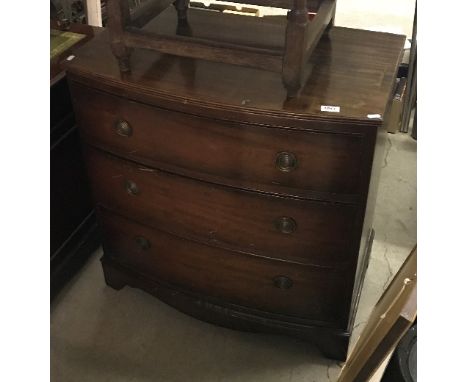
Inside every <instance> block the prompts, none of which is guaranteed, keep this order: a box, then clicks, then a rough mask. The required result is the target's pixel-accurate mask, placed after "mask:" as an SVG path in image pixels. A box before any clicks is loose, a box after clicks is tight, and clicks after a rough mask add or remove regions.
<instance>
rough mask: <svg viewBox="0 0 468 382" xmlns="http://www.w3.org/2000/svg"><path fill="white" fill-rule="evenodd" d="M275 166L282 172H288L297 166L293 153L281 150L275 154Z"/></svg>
mask: <svg viewBox="0 0 468 382" xmlns="http://www.w3.org/2000/svg"><path fill="white" fill-rule="evenodd" d="M276 168H277V169H278V170H280V171H283V172H290V171H292V170H294V169H295V168H297V158H296V156H295V155H294V154H293V153H288V152H287V151H282V152H280V153H278V154H276Z"/></svg>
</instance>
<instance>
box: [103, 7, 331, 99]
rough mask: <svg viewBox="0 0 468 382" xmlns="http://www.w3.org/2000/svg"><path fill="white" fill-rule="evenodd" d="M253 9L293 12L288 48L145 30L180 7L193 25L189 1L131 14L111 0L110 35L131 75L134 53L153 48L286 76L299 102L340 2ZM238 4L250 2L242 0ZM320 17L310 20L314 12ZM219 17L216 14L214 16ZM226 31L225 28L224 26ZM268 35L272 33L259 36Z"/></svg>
mask: <svg viewBox="0 0 468 382" xmlns="http://www.w3.org/2000/svg"><path fill="white" fill-rule="evenodd" d="M246 1H247V3H249V4H255V5H265V6H270V7H278V8H286V9H290V11H289V12H288V16H287V20H288V22H287V27H286V29H285V38H284V44H283V45H284V46H282V47H281V48H280V49H271V48H268V47H262V46H255V45H240V44H233V43H229V42H222V41H219V39H213V40H209V39H206V38H195V37H193V36H187V35H185V36H182V35H178V36H167V35H162V34H156V33H151V32H148V31H143V30H141V29H139V28H138V27H141V26H143V25H144V24H145V23H146V22H147V21H149V20H151V19H152V18H154V17H155V16H157V15H158V14H159V13H160V12H162V11H163V10H164V9H165V8H166V7H167V6H169V5H171V4H172V2H173V4H174V7H175V9H176V10H177V23H178V27H179V28H186V27H187V26H188V24H189V22H188V20H189V17H188V7H189V0H176V1H173V0H170V1H167V0H148V1H147V2H146V3H144V4H143V5H142V6H141V9H140V10H138V9H137V10H136V11H135V12H134V13H133V15H131V14H130V10H129V5H128V0H109V1H108V15H109V30H110V36H111V45H112V51H113V53H114V55H115V56H116V57H117V59H118V62H119V67H120V70H121V71H123V72H128V71H130V68H131V64H130V55H131V52H132V49H133V48H144V49H152V50H156V51H159V52H162V53H169V54H175V55H179V56H184V57H192V58H201V59H205V60H213V61H218V62H224V63H229V64H235V65H242V66H248V67H252V68H260V69H263V70H270V71H274V72H278V73H282V78H283V83H284V86H285V87H286V89H287V90H288V96H290V97H294V96H296V95H297V93H298V91H299V90H300V88H301V86H302V80H303V75H304V73H303V72H304V66H305V64H306V61H307V60H308V59H309V57H310V55H311V54H312V52H313V51H314V49H315V47H316V45H317V44H318V42H319V40H320V38H321V37H322V34H323V33H324V32H325V30H326V29H329V28H330V27H331V26H332V25H333V20H334V16H335V8H336V2H335V0H246ZM234 2H238V3H244V1H241V0H237V1H234ZM310 12H315V13H316V15H315V16H314V17H313V18H312V20H310V19H309V13H310ZM211 15H212V16H213V17H218V15H217V14H216V13H214V14H211ZM220 27H222V26H220ZM259 32H260V33H266V32H267V31H259Z"/></svg>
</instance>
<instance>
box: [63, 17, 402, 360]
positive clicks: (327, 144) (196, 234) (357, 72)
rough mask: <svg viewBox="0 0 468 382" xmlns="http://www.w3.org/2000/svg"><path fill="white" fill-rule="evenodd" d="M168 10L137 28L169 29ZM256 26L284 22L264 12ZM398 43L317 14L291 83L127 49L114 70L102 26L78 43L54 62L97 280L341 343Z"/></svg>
mask: <svg viewBox="0 0 468 382" xmlns="http://www.w3.org/2000/svg"><path fill="white" fill-rule="evenodd" d="M191 11H193V12H194V14H196V16H195V17H194V18H195V19H196V20H203V17H204V13H203V12H204V11H197V10H191ZM174 16H175V11H174V10H172V9H168V10H167V11H165V12H164V13H162V14H161V15H160V17H159V18H158V19H157V22H150V23H149V24H148V26H147V27H146V28H147V29H148V30H153V29H157V30H158V32H166V33H168V34H171V33H174V32H175V31H174V30H173V29H172V28H171V25H172V24H171V22H172V19H173V17H174ZM231 16H232V17H231ZM226 17H227V18H226ZM225 18H226V20H227V19H229V20H228V21H229V22H231V24H230V25H234V24H235V25H237V26H238V27H239V28H240V29H241V30H243V33H242V34H241V36H240V39H241V40H242V39H244V40H245V39H246V38H247V37H248V38H249V41H251V42H253V43H255V42H259V43H260V40H261V36H262V35H261V34H259V33H258V31H256V30H250V32H249V30H248V29H242V27H243V24H242V23H243V22H244V21H242V19H243V18H242V17H238V16H234V15H230V16H228V15H222V17H221V22H227V21H226V20H225ZM223 20H224V21H223ZM232 23H234V24H232ZM248 23H249V25H250V26H251V25H252V23H251V22H250V21H248ZM262 28H267V30H266V31H265V30H264V31H263V33H267V34H268V36H269V37H268V39H269V40H272V41H274V39H275V38H276V39H277V41H280V39H281V38H282V36H283V37H284V33H283V32H284V30H282V29H281V25H280V24H279V23H278V21H276V20H274V21H263V22H262ZM268 28H269V29H268ZM251 29H252V28H251ZM193 33H194V35H195V36H196V35H197V34H199V35H203V36H205V37H206V36H208V37H216V28H215V27H214V26H213V25H207V24H204V23H201V24H199V25H197V26H196V27H194V28H193ZM248 33H250V35H249V36H247V34H248ZM231 38H232V36H231ZM403 43H404V37H403V36H397V35H392V34H385V33H376V32H369V31H361V30H353V29H347V28H332V29H331V30H330V32H329V34H328V37H327V38H324V39H322V41H321V42H320V43H319V45H318V46H317V48H316V50H315V52H314V55H313V56H312V57H311V59H310V60H309V63H308V68H309V72H310V73H311V74H310V77H309V78H308V80H307V81H306V85H305V87H304V89H303V90H302V92H301V93H300V95H299V96H298V97H297V98H295V99H288V98H287V94H286V90H285V89H284V87H283V86H282V83H281V78H280V77H281V76H279V75H278V74H277V73H272V72H268V71H262V70H257V69H252V68H244V67H239V66H231V65H227V64H222V63H215V62H209V61H204V60H201V59H191V58H182V57H176V56H170V55H164V54H159V53H156V52H152V51H144V50H136V51H135V52H134V54H133V55H132V65H131V68H132V70H131V72H130V73H123V74H122V73H121V72H120V70H119V67H118V64H117V62H116V60H115V59H114V56H113V55H112V52H111V49H110V46H109V41H108V36H107V35H106V34H105V33H103V34H102V35H100V36H98V37H97V38H95V39H94V40H93V41H92V42H90V43H88V44H86V45H85V46H83V47H82V48H81V49H80V50H79V51H78V52H77V54H76V56H77V57H76V59H74V60H73V61H72V62H70V64H69V66H68V71H69V81H70V85H71V89H72V98H73V101H74V107H75V111H76V115H77V119H78V124H79V127H80V134H81V138H82V141H83V145H84V147H83V149H84V155H85V157H86V161H87V166H88V175H89V179H90V181H91V184H92V191H93V195H94V201H95V203H96V205H97V206H98V213H99V221H100V224H101V227H102V230H103V233H104V257H103V259H102V264H103V268H104V275H105V279H106V282H107V283H108V284H109V285H110V286H112V287H114V288H116V289H120V288H122V287H124V286H125V285H130V286H133V287H138V288H142V289H144V290H146V291H148V292H150V293H152V294H153V295H155V296H157V297H159V298H160V299H162V300H163V301H165V302H167V303H168V304H171V305H172V306H174V307H176V308H177V309H180V310H182V311H184V312H186V313H188V314H191V315H193V316H195V317H198V318H200V319H203V320H206V321H209V322H213V323H216V324H220V325H224V326H228V327H233V328H239V329H243V330H252V331H267V332H276V333H284V334H288V335H294V336H298V337H301V338H303V339H306V340H310V341H313V342H314V343H316V344H317V345H318V346H319V347H320V348H321V349H322V350H323V351H324V353H325V354H326V355H327V356H329V357H333V358H337V359H341V360H343V359H345V358H346V354H347V348H348V343H349V337H350V335H351V331H352V328H353V322H354V316H355V313H356V308H357V304H358V301H359V295H360V290H361V287H362V281H363V278H364V274H365V269H366V267H367V262H368V258H369V252H370V248H371V244H372V237H373V230H372V215H373V209H374V203H375V197H376V190H377V184H378V176H379V170H380V167H381V161H382V153H383V151H384V143H385V134H386V133H385V126H384V125H385V116H386V114H387V113H388V107H389V101H390V98H391V94H392V87H393V84H394V82H395V81H394V79H395V76H396V74H397V71H398V65H399V60H400V56H401V52H402V48H403ZM323 106H334V107H335V110H336V109H338V108H339V112H328V111H322V109H328V110H329V109H330V108H327V107H325V108H323Z"/></svg>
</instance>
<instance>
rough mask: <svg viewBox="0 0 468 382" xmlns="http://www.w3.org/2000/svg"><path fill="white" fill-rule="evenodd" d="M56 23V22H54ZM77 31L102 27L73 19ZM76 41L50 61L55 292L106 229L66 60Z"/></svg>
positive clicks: (88, 35)
mask: <svg viewBox="0 0 468 382" xmlns="http://www.w3.org/2000/svg"><path fill="white" fill-rule="evenodd" d="M51 28H53V29H54V28H56V25H55V23H54V22H51ZM70 31H71V32H72V33H80V34H83V35H84V36H85V37H84V38H83V39H82V40H80V42H79V43H78V45H79V44H82V43H84V42H86V41H89V40H90V39H91V38H92V37H93V35H94V32H96V33H98V32H99V30H98V29H96V28H94V29H93V28H92V27H90V26H88V25H82V24H72V25H71V26H70ZM75 48H76V46H73V47H70V48H68V49H66V50H65V51H64V52H62V53H61V54H60V55H58V56H55V57H54V58H53V59H51V62H50V292H51V298H54V297H55V296H56V295H57V293H58V292H59V291H60V289H61V288H62V287H63V286H64V285H65V283H66V282H67V281H68V280H69V279H70V278H71V277H72V276H73V275H74V274H75V272H76V271H77V270H78V269H79V268H80V267H81V266H82V265H83V264H84V263H85V262H86V260H87V259H88V258H89V256H90V255H91V253H92V252H93V251H94V250H96V249H97V248H98V247H99V244H100V234H99V229H98V226H97V222H96V214H95V212H94V205H93V201H92V198H91V191H90V187H89V182H88V178H87V176H86V169H85V164H84V161H83V157H82V152H81V151H82V147H81V143H80V136H79V132H78V128H77V126H76V120H75V114H74V111H73V107H72V100H71V96H70V91H69V87H68V83H67V79H66V73H65V71H64V70H63V66H62V64H63V61H65V59H66V57H68V56H69V55H71V54H72V52H73V49H75Z"/></svg>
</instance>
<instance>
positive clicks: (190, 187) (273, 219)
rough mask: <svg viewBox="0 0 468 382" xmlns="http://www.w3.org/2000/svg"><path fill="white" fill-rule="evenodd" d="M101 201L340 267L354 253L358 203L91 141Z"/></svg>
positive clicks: (186, 230) (236, 242) (212, 239)
mask: <svg viewBox="0 0 468 382" xmlns="http://www.w3.org/2000/svg"><path fill="white" fill-rule="evenodd" d="M85 155H86V158H87V161H88V169H89V175H90V177H91V180H92V184H93V193H94V197H95V200H96V202H97V203H98V204H100V205H103V206H104V207H106V208H108V209H110V210H114V211H117V212H119V213H121V214H124V215H126V216H127V217H129V218H132V219H134V220H136V221H139V222H141V223H144V224H148V225H150V226H153V227H155V228H158V229H160V230H163V231H166V232H170V233H173V234H176V235H179V236H182V237H186V238H189V239H192V240H197V241H202V242H205V243H208V244H211V245H215V246H219V247H222V248H226V249H230V250H234V251H241V252H244V253H250V254H254V255H259V256H264V257H271V258H277V259H284V260H288V261H294V262H298V263H303V264H315V265H321V266H333V265H335V264H337V263H344V262H347V260H349V259H350V255H351V240H352V237H353V231H354V229H355V224H356V213H357V207H356V206H353V205H343V204H331V203H326V202H316V201H310V200H303V199H293V198H286V197H279V196H273V195H269V194H261V193H257V192H252V191H245V190H240V189H236V188H232V187H227V186H219V185H214V184H210V183H205V182H202V181H198V180H193V179H190V178H186V177H183V176H179V175H174V174H170V173H166V172H163V171H160V170H156V169H152V168H148V167H144V166H140V165H137V164H135V163H132V162H127V161H124V160H122V159H118V158H116V157H114V156H112V155H110V154H106V153H104V152H101V151H99V150H97V149H94V148H91V147H87V148H86V150H85Z"/></svg>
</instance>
